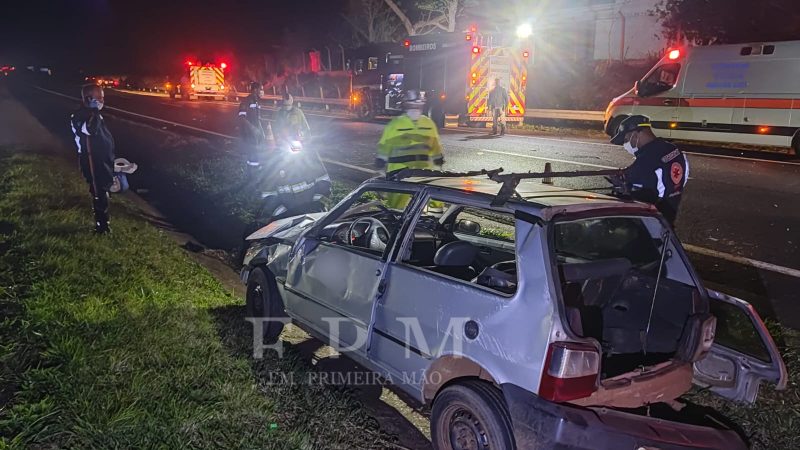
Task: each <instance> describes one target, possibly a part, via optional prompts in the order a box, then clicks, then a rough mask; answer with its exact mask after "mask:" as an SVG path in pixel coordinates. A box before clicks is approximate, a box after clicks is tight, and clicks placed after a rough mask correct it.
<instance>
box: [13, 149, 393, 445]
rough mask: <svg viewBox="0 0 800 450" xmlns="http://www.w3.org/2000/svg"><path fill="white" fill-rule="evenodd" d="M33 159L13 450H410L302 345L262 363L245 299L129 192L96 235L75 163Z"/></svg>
mask: <svg viewBox="0 0 800 450" xmlns="http://www.w3.org/2000/svg"><path fill="white" fill-rule="evenodd" d="M24 150H25V149H22V148H18V149H16V151H14V150H12V149H0V449H6V448H76V449H78V448H79V449H93V448H94V449H108V448H215V449H216V448H276V449H278V448H286V449H318V448H333V449H337V448H341V449H351V448H393V447H394V442H395V439H394V437H393V436H388V435H386V434H385V433H383V432H381V430H380V427H379V424H378V423H377V421H376V420H375V419H373V418H371V417H370V416H369V415H368V414H367V413H366V412H365V410H364V408H363V407H362V406H361V405H360V404H359V403H357V402H355V401H354V400H353V398H352V397H351V396H350V395H348V394H346V393H344V392H341V391H339V390H337V389H333V388H330V387H326V386H322V385H319V384H308V383H305V382H303V381H304V380H305V379H307V378H306V377H307V375H308V374H309V373H312V372H313V370H314V368H313V367H312V366H310V365H309V364H308V363H306V362H305V360H303V359H302V358H301V357H300V356H299V351H298V350H297V349H296V348H294V347H292V346H288V348H287V349H286V350H285V355H284V358H282V359H278V358H277V357H276V356H274V354H273V353H270V352H267V353H265V358H264V359H262V360H254V359H252V356H251V355H252V349H251V344H252V333H251V329H250V324H249V323H247V322H245V320H244V314H245V313H244V307H243V301H242V299H240V298H236V297H235V296H233V295H231V294H230V293H229V292H227V291H226V290H225V289H224V288H223V287H222V286H221V285H220V284H219V282H217V281H216V280H215V279H214V278H213V277H212V276H211V275H210V274H209V273H208V272H207V271H206V270H205V269H204V268H203V267H201V266H200V265H198V264H196V263H194V262H193V261H192V260H190V259H189V256H188V255H187V254H186V253H185V252H184V251H183V250H181V249H180V248H179V247H178V246H177V245H176V244H175V242H173V241H172V240H171V239H170V238H169V237H168V236H166V235H165V234H164V233H162V232H161V231H159V230H157V229H156V228H154V227H151V226H150V225H149V224H148V223H147V222H146V221H145V220H144V219H143V218H142V217H141V216H140V212H139V211H137V209H136V207H135V206H133V205H132V204H131V203H129V202H126V201H125V199H124V195H123V196H115V197H114V198H113V200H112V228H113V234H112V235H110V236H95V235H93V234H92V233H90V230H91V229H92V225H91V213H90V209H89V201H88V198H87V196H86V194H85V191H86V188H85V185H84V184H83V183H82V180H80V177H78V176H77V174H76V172H75V170H74V167H72V165H70V164H68V163H65V162H63V161H61V160H59V159H56V158H54V157H51V156H44V155H37V154H31V153H29V152H26V151H24ZM272 374H283V375H288V376H289V377H291V379H293V380H295V381H296V383H287V382H280V383H274V382H271V381H274V379H273V378H272V377H271V375H272ZM282 380H284V381H285V380H286V378H285V377H284V378H282Z"/></svg>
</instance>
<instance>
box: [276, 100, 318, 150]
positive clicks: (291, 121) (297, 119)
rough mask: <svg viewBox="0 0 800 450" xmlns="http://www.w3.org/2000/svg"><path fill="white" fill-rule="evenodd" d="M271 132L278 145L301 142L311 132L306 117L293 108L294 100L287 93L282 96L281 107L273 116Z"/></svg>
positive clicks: (295, 107) (300, 110)
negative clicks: (287, 142) (294, 141)
mask: <svg viewBox="0 0 800 450" xmlns="http://www.w3.org/2000/svg"><path fill="white" fill-rule="evenodd" d="M272 130H273V132H274V133H275V140H276V141H277V142H278V143H282V142H286V141H293V140H303V138H305V136H306V135H307V134H308V132H309V131H311V127H309V126H308V121H307V120H306V115H305V114H304V113H303V110H302V109H300V108H298V107H297V106H295V104H294V98H293V97H292V95H291V94H289V93H288V92H287V93H286V94H283V105H282V107H281V109H279V110H278V112H277V113H276V114H275V124H274V126H273V127H272Z"/></svg>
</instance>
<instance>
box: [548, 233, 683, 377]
mask: <svg viewBox="0 0 800 450" xmlns="http://www.w3.org/2000/svg"><path fill="white" fill-rule="evenodd" d="M553 231H554V236H553V244H554V253H555V255H554V256H555V261H556V264H557V265H558V274H559V277H560V278H561V295H562V299H563V302H564V306H565V311H566V320H567V322H568V325H569V327H570V328H571V329H572V331H573V332H574V333H576V334H577V335H579V336H583V337H591V338H594V339H597V340H598V342H600V344H601V347H602V350H603V364H602V370H603V377H604V378H605V377H613V376H616V375H619V374H622V373H626V372H629V371H631V370H634V369H636V368H637V367H643V366H651V365H654V364H658V363H661V362H665V361H669V360H671V359H672V358H673V357H674V355H675V353H676V352H677V351H678V349H679V345H680V343H681V340H682V337H683V333H684V330H685V329H687V327H686V324H687V323H688V321H689V320H690V317H691V316H692V315H693V314H695V313H697V312H698V311H695V310H694V309H695V305H696V304H697V303H696V300H697V298H698V296H699V291H698V288H697V286H696V284H695V282H694V280H693V278H692V276H691V273H690V270H689V268H688V267H687V265H686V263H685V262H684V261H683V259H682V258H681V257H680V255H679V253H678V252H677V249H676V247H675V241H674V239H672V238H669V239H668V241H667V242H664V240H663V238H664V236H665V234H664V231H665V229H664V227H663V226H662V225H661V223H660V222H659V221H658V219H656V218H654V217H600V218H589V219H581V220H575V221H566V222H557V223H555V224H554V226H553ZM665 245H666V249H665V248H664V246H665ZM662 256H663V260H664V264H663V266H661V261H662ZM659 267H661V271H660V275H659ZM656 285H657V288H656ZM651 305H652V315H651Z"/></svg>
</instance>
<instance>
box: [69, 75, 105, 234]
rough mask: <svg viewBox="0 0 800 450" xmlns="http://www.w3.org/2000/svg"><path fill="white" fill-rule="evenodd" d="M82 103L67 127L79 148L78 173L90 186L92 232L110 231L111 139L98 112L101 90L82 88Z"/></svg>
mask: <svg viewBox="0 0 800 450" xmlns="http://www.w3.org/2000/svg"><path fill="white" fill-rule="evenodd" d="M81 99H82V100H83V104H82V105H81V107H80V109H78V110H77V111H75V112H74V113H73V114H72V115H71V116H70V127H71V128H72V134H73V135H74V137H75V145H76V146H77V148H78V162H79V165H80V169H81V173H82V174H83V177H84V178H85V179H86V182H87V183H88V184H89V193H90V194H91V195H92V209H93V210H94V231H95V233H97V234H106V233H110V232H111V227H110V225H109V213H108V209H109V194H108V193H109V191H110V189H111V186H112V185H113V184H114V158H115V157H114V137H113V136H111V132H110V131H109V130H108V127H106V122H105V120H103V116H102V115H100V110H101V109H103V106H104V105H105V97H104V95H103V88H102V87H100V86H98V85H96V84H87V85H85V86H83V88H82V89H81Z"/></svg>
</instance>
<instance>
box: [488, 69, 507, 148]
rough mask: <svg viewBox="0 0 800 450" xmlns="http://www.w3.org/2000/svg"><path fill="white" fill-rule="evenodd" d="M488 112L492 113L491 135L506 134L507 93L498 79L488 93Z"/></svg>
mask: <svg viewBox="0 0 800 450" xmlns="http://www.w3.org/2000/svg"><path fill="white" fill-rule="evenodd" d="M488 103H489V110H490V111H491V112H492V135H495V134H497V129H498V127H499V128H500V136H502V135H504V134H506V108H508V91H507V90H506V89H505V88H504V87H503V86H502V85H501V84H500V78H495V79H494V89H492V90H491V91H489V99H488Z"/></svg>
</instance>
